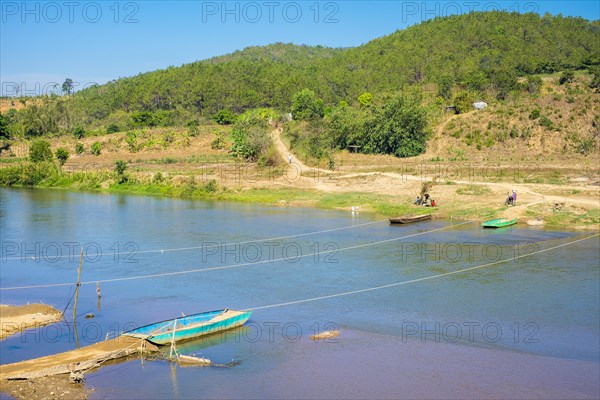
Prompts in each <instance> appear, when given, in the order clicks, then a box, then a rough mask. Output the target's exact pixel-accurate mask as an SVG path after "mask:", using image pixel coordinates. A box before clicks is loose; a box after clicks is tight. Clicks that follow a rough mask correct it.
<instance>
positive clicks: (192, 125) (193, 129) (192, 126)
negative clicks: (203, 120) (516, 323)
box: [186, 119, 200, 136]
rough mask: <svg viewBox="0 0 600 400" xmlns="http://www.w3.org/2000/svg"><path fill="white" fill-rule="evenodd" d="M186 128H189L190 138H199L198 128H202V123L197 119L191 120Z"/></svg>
mask: <svg viewBox="0 0 600 400" xmlns="http://www.w3.org/2000/svg"><path fill="white" fill-rule="evenodd" d="M186 126H187V128H188V134H189V135H190V136H197V135H198V127H199V126H200V122H199V121H198V120H197V119H192V120H189V121H188V122H187V123H186Z"/></svg>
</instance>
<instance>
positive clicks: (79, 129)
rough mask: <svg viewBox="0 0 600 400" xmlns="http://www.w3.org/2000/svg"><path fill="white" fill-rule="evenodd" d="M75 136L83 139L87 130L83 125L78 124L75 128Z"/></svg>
mask: <svg viewBox="0 0 600 400" xmlns="http://www.w3.org/2000/svg"><path fill="white" fill-rule="evenodd" d="M73 136H75V138H76V139H83V137H84V136H85V130H84V129H83V127H81V126H76V127H75V128H73Z"/></svg>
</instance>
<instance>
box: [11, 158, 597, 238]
mask: <svg viewBox="0 0 600 400" xmlns="http://www.w3.org/2000/svg"><path fill="white" fill-rule="evenodd" d="M263 183H264V185H263V187H261V185H257V186H255V187H242V186H237V187H228V186H224V185H222V184H220V183H219V182H217V180H215V179H207V178H206V176H201V177H199V176H194V175H185V176H181V175H179V176H163V175H162V174H161V173H160V172H156V173H154V174H151V173H148V171H146V172H145V173H139V172H135V171H134V172H127V173H120V174H119V173H117V172H115V171H110V170H105V171H91V172H65V171H63V170H62V169H61V168H60V167H58V166H57V165H56V164H54V163H30V162H23V163H14V164H6V165H3V166H2V167H1V168H0V185H1V186H13V187H37V188H59V189H67V190H78V191H79V190H83V191H98V192H105V193H130V194H141V195H153V196H165V197H174V198H188V199H199V200H212V201H234V202H246V203H259V204H267V205H277V206H306V207H318V208H323V209H340V210H348V211H350V210H351V209H352V208H353V207H358V210H359V211H360V212H373V213H376V214H378V215H381V216H386V217H389V216H397V215H401V214H411V213H412V214H416V213H423V212H432V213H433V214H434V215H435V216H436V217H437V218H445V219H455V220H479V221H481V220H486V219H492V218H498V217H502V216H503V213H504V212H505V211H507V208H506V207H503V206H501V205H499V204H497V205H494V204H490V203H484V204H482V203H481V202H480V203H476V202H474V201H473V199H474V198H478V197H480V196H482V195H486V194H489V193H488V192H489V191H490V190H489V189H488V188H487V187H485V186H483V187H482V186H476V185H465V186H464V187H463V186H459V187H457V189H453V190H455V191H456V197H455V198H453V199H450V198H447V199H446V200H447V201H445V202H442V204H441V205H440V206H439V207H436V208H435V209H423V208H421V207H417V206H414V205H412V204H411V202H410V201H409V200H407V198H406V196H404V197H399V196H392V195H388V194H382V193H367V192H359V191H345V192H328V191H327V190H326V189H325V190H316V189H313V188H301V187H292V186H280V187H276V188H273V186H274V185H273V183H272V182H271V181H265V182H263ZM441 189H442V188H441V187H440V190H441ZM509 211H510V210H509ZM521 216H522V222H524V221H525V220H526V219H535V218H538V217H542V218H543V219H544V221H545V222H546V225H547V226H555V227H561V228H579V229H598V226H599V225H600V210H598V209H597V208H596V209H591V210H587V211H585V212H583V211H582V210H570V209H563V210H560V211H554V210H548V208H547V207H546V208H544V207H542V206H541V205H535V206H531V207H527V208H526V209H524V210H523V214H522V215H521Z"/></svg>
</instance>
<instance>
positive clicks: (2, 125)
mask: <svg viewBox="0 0 600 400" xmlns="http://www.w3.org/2000/svg"><path fill="white" fill-rule="evenodd" d="M9 137H10V133H9V132H8V121H7V118H6V117H5V116H4V114H2V113H1V112H0V139H8V138H9Z"/></svg>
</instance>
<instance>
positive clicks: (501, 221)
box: [481, 218, 518, 228]
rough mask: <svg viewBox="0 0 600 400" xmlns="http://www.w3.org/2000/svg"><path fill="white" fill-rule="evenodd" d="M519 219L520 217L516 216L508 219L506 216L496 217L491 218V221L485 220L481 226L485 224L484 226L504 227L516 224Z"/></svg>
mask: <svg viewBox="0 0 600 400" xmlns="http://www.w3.org/2000/svg"><path fill="white" fill-rule="evenodd" d="M517 221H518V218H514V219H506V218H496V219H491V220H489V221H485V222H484V223H482V224H481V226H483V227H484V228H504V227H506V226H511V225H514V224H516V223H517Z"/></svg>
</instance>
